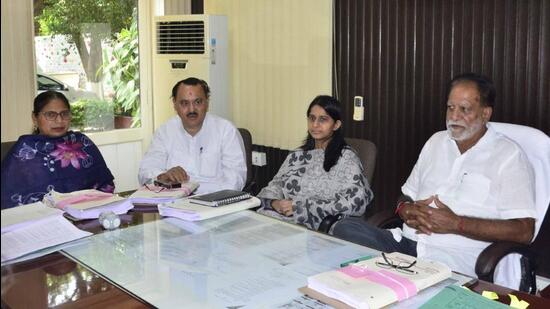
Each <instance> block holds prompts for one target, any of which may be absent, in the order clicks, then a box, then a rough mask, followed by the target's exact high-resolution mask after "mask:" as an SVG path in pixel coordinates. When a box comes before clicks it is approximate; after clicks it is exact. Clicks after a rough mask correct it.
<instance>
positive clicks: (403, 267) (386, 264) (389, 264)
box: [376, 252, 418, 275]
mask: <svg viewBox="0 0 550 309" xmlns="http://www.w3.org/2000/svg"><path fill="white" fill-rule="evenodd" d="M382 258H383V259H384V261H383V262H382V261H376V265H377V266H379V267H382V268H394V269H395V270H397V271H399V272H402V273H405V274H409V275H411V274H418V272H417V271H415V270H412V269H411V267H413V266H414V265H415V264H416V260H414V261H412V262H411V263H402V262H399V263H395V262H394V261H393V260H392V259H390V258H389V257H387V256H386V254H384V252H382Z"/></svg>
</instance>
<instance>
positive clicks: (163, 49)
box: [156, 21, 205, 54]
mask: <svg viewBox="0 0 550 309" xmlns="http://www.w3.org/2000/svg"><path fill="white" fill-rule="evenodd" d="M156 30H157V54H204V50H205V40H204V21H162V22H157V29H156Z"/></svg>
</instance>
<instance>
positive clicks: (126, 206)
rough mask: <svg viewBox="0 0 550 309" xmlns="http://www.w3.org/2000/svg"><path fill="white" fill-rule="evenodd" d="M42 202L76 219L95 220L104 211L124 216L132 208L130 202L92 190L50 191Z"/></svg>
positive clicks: (110, 194)
mask: <svg viewBox="0 0 550 309" xmlns="http://www.w3.org/2000/svg"><path fill="white" fill-rule="evenodd" d="M42 201H43V202H44V204H46V205H48V206H50V207H55V208H59V209H61V210H63V211H64V212H66V213H68V214H69V215H70V216H72V217H73V218H76V219H97V218H98V217H99V215H100V214H101V213H102V212H104V211H112V212H114V213H116V214H118V215H120V214H125V213H127V212H128V210H130V209H132V208H133V207H134V206H133V204H132V202H131V201H130V200H127V199H125V198H123V197H120V196H118V195H116V194H112V193H106V192H101V191H98V190H94V189H90V190H80V191H74V192H70V193H59V192H55V191H50V192H49V193H48V194H46V195H44V199H43V200H42Z"/></svg>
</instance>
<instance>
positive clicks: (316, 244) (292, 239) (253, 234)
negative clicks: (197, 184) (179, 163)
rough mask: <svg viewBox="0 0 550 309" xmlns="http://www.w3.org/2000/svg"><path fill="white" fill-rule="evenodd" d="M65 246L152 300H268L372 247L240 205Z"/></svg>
mask: <svg viewBox="0 0 550 309" xmlns="http://www.w3.org/2000/svg"><path fill="white" fill-rule="evenodd" d="M64 254H66V255H67V256H69V257H70V258H73V259H75V260H76V261H78V262H79V263H81V264H83V265H85V266H87V267H89V268H90V269H92V270H94V271H95V272H97V273H98V274H100V275H101V276H103V277H105V278H106V279H108V280H109V281H111V282H113V283H114V284H116V285H118V286H119V287H121V288H123V289H125V290H126V291H128V292H129V293H131V294H133V295H136V296H138V297H139V298H141V299H143V300H144V301H146V302H148V303H150V304H152V305H154V306H156V307H161V308H162V307H164V308H174V307H180V308H181V307H185V308H191V307H200V308H220V307H223V308H226V307H227V308H231V307H236V308H259V307H262V308H263V307H266V308H273V307H278V306H284V305H285V304H288V302H289V300H291V299H293V298H296V297H300V296H301V294H300V292H299V291H298V288H300V287H303V286H306V285H307V277H308V276H311V275H314V274H317V273H320V272H324V271H327V270H330V269H334V268H337V267H339V265H340V263H342V262H344V261H348V260H351V259H355V258H358V257H362V256H365V255H377V251H375V250H372V249H369V248H366V247H362V246H359V245H355V244H352V243H349V242H346V241H342V240H339V239H336V238H333V237H330V236H327V235H324V234H321V233H317V232H313V231H309V230H307V229H305V228H302V227H299V226H295V225H291V224H287V223H284V222H280V221H277V220H274V219H272V218H268V217H264V216H262V215H259V214H256V213H254V212H251V211H243V212H240V213H236V214H232V215H228V216H223V217H218V218H213V219H210V220H206V221H200V222H186V221H182V220H179V219H174V218H164V219H162V220H158V221H154V222H148V223H145V224H142V225H138V226H132V227H129V228H126V229H122V230H114V231H110V232H106V233H102V234H97V235H94V236H91V237H89V238H88V239H86V240H85V241H82V242H81V243H80V244H78V245H75V246H72V247H70V248H67V249H65V250H64Z"/></svg>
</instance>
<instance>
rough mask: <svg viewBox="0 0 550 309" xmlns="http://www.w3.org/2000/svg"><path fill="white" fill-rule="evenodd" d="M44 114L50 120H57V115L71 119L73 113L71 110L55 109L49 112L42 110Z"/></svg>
mask: <svg viewBox="0 0 550 309" xmlns="http://www.w3.org/2000/svg"><path fill="white" fill-rule="evenodd" d="M41 114H42V115H44V117H45V118H46V120H49V121H55V120H56V119H57V117H58V116H59V117H61V120H71V118H72V117H73V115H72V114H71V111H62V112H59V113H58V112H54V111H47V112H41Z"/></svg>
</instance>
